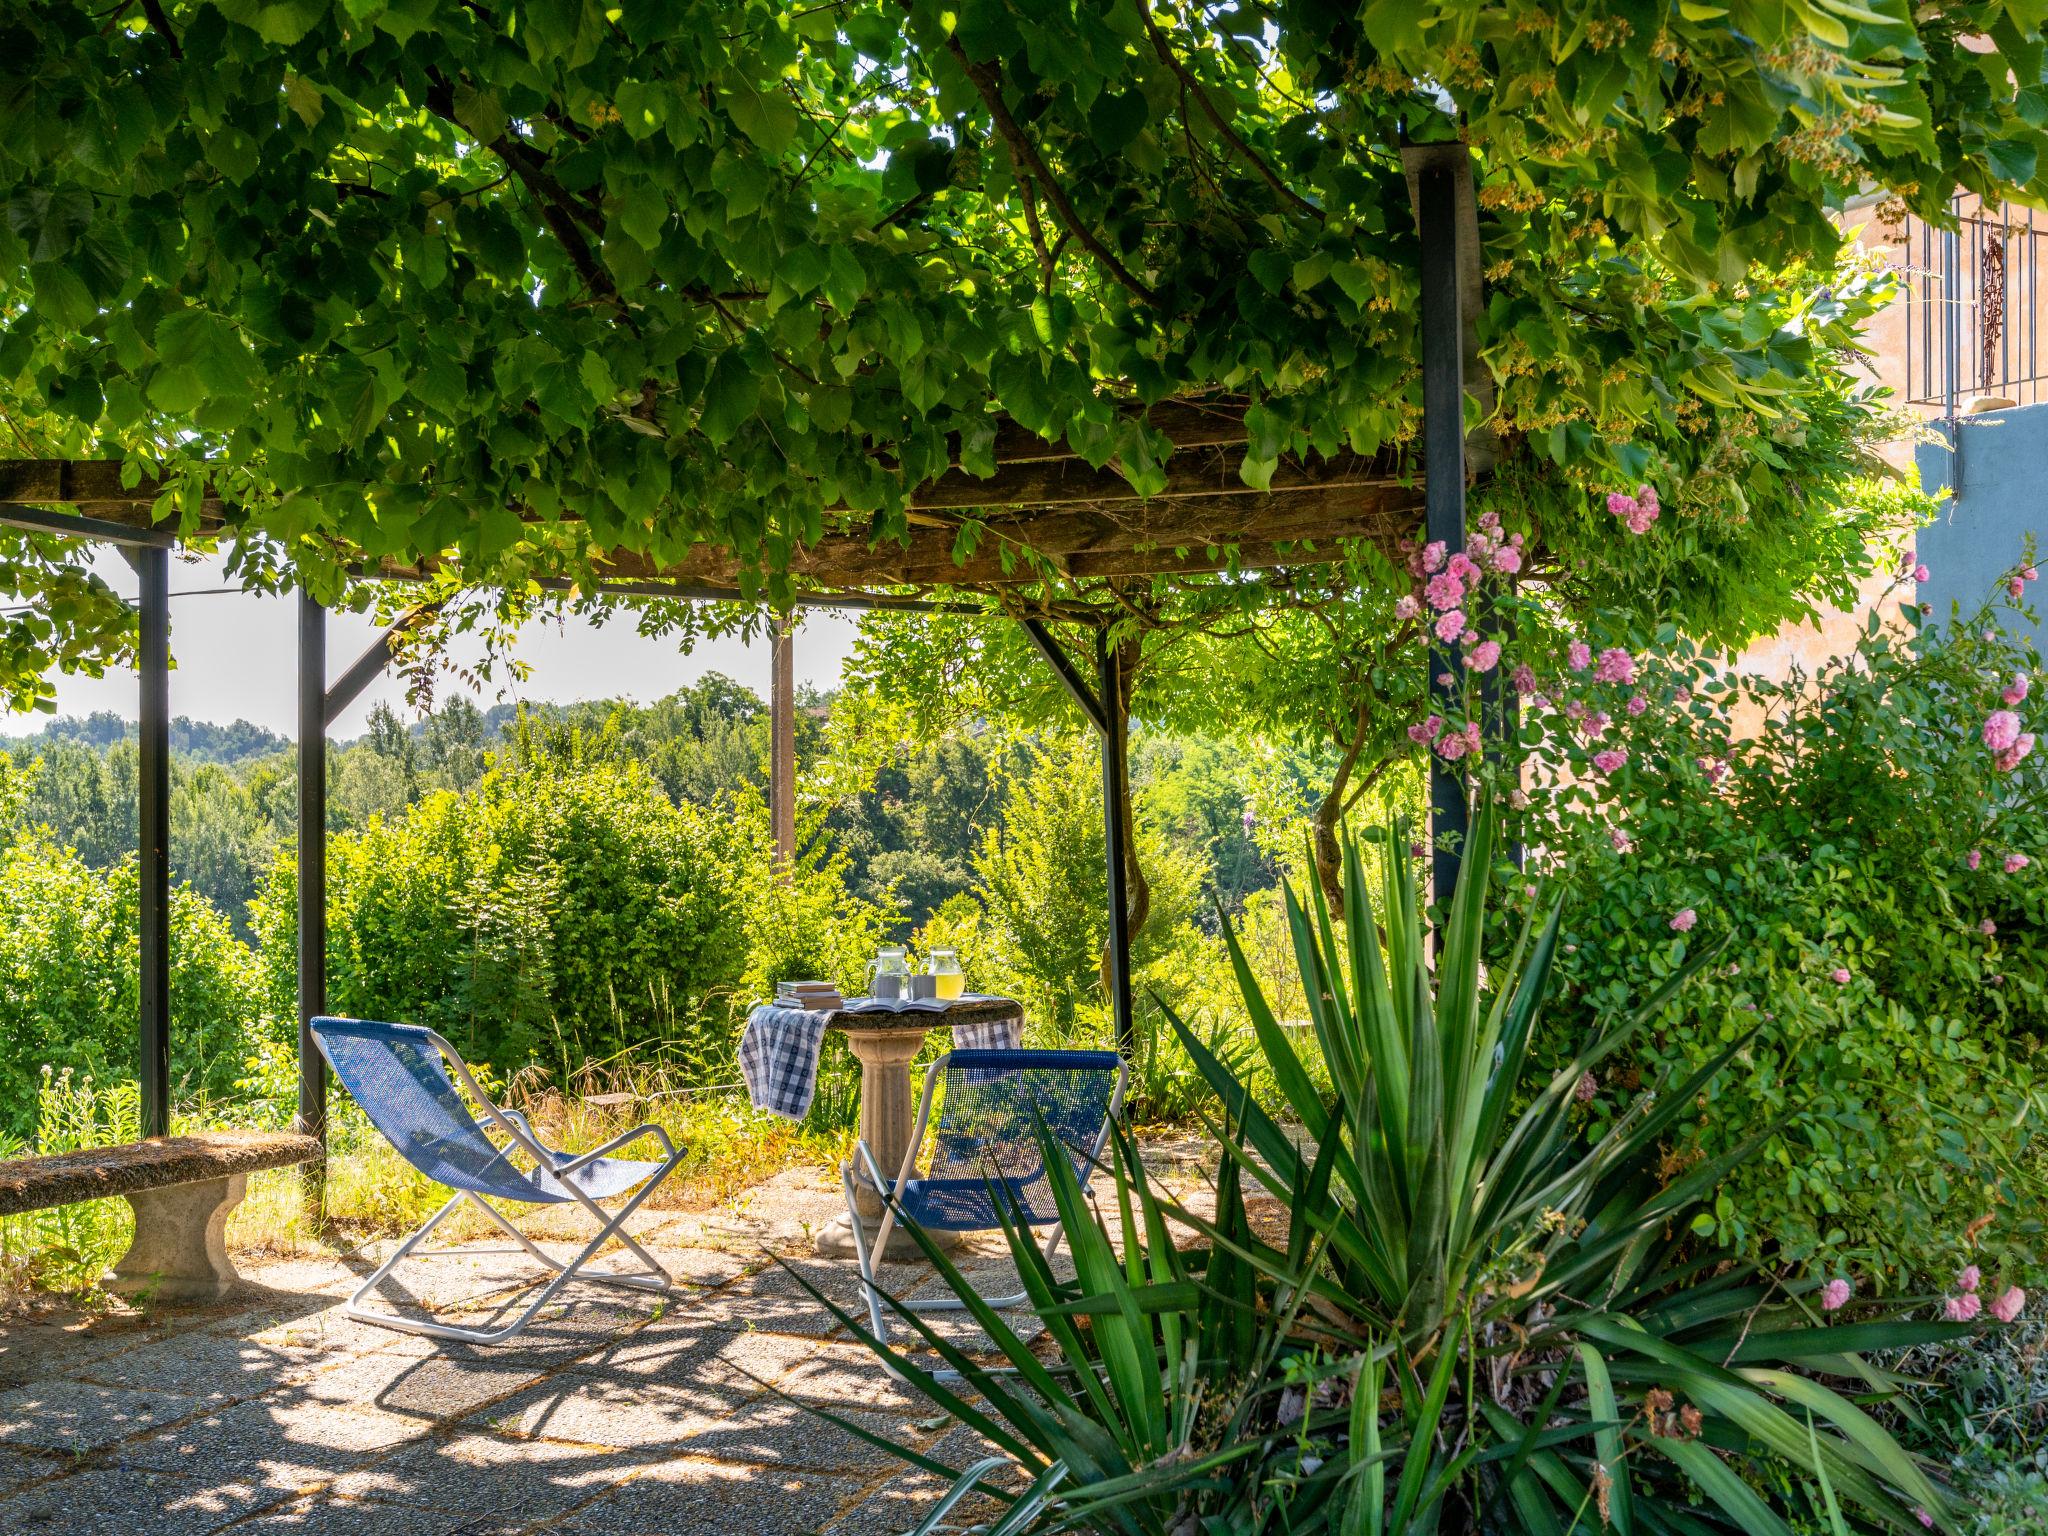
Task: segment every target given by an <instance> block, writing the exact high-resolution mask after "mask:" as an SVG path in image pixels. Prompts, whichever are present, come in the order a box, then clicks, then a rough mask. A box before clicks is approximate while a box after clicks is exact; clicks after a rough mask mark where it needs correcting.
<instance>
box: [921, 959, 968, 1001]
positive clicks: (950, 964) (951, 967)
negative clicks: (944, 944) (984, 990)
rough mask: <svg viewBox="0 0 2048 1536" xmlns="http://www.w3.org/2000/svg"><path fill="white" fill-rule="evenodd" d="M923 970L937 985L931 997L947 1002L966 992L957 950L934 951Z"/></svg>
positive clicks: (964, 974)
mask: <svg viewBox="0 0 2048 1536" xmlns="http://www.w3.org/2000/svg"><path fill="white" fill-rule="evenodd" d="M925 969H926V970H928V971H930V972H931V973H932V980H933V981H934V982H935V983H937V985H936V987H935V988H934V992H933V995H934V996H936V997H940V998H943V999H946V1000H948V1001H950V1000H952V999H953V998H956V997H958V996H960V994H961V993H963V992H965V991H966V990H967V975H966V973H965V972H964V971H962V970H961V969H960V955H959V952H958V951H957V950H951V949H935V950H933V951H932V952H931V958H930V959H929V960H927V961H926V962H925Z"/></svg>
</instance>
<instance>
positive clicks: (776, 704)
mask: <svg viewBox="0 0 2048 1536" xmlns="http://www.w3.org/2000/svg"><path fill="white" fill-rule="evenodd" d="M795 631H796V626H795V623H794V622H793V620H792V617H791V615H789V614H786V613H785V614H780V615H778V616H777V617H776V619H775V640H774V646H773V650H772V654H771V659H770V666H769V674H770V676H769V693H770V695H771V697H770V699H769V706H768V707H769V714H770V716H771V720H770V724H769V737H768V812H769V821H770V822H771V823H772V825H773V828H774V832H775V865H776V869H777V871H778V872H779V873H781V874H782V875H783V876H785V877H787V876H788V874H789V872H790V870H791V869H792V868H794V866H795V864H796V645H795Z"/></svg>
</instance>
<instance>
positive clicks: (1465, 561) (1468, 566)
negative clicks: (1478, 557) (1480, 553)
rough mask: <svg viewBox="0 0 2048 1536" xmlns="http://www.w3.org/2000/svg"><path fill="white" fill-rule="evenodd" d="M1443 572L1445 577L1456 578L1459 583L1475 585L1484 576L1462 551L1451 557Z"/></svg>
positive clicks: (1470, 558)
mask: <svg viewBox="0 0 2048 1536" xmlns="http://www.w3.org/2000/svg"><path fill="white" fill-rule="evenodd" d="M1444 572H1445V574H1446V575H1450V576H1455V577H1457V578H1458V580H1460V581H1470V582H1475V583H1476V582H1477V581H1478V580H1479V578H1480V577H1481V576H1483V575H1484V574H1485V573H1484V572H1483V571H1481V570H1480V569H1479V567H1478V566H1476V565H1474V564H1473V563H1472V557H1471V556H1470V555H1468V554H1466V553H1465V552H1464V551H1463V550H1462V549H1461V550H1459V551H1458V552H1457V553H1456V554H1455V555H1453V556H1451V563H1450V564H1449V565H1447V566H1445V567H1444Z"/></svg>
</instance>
